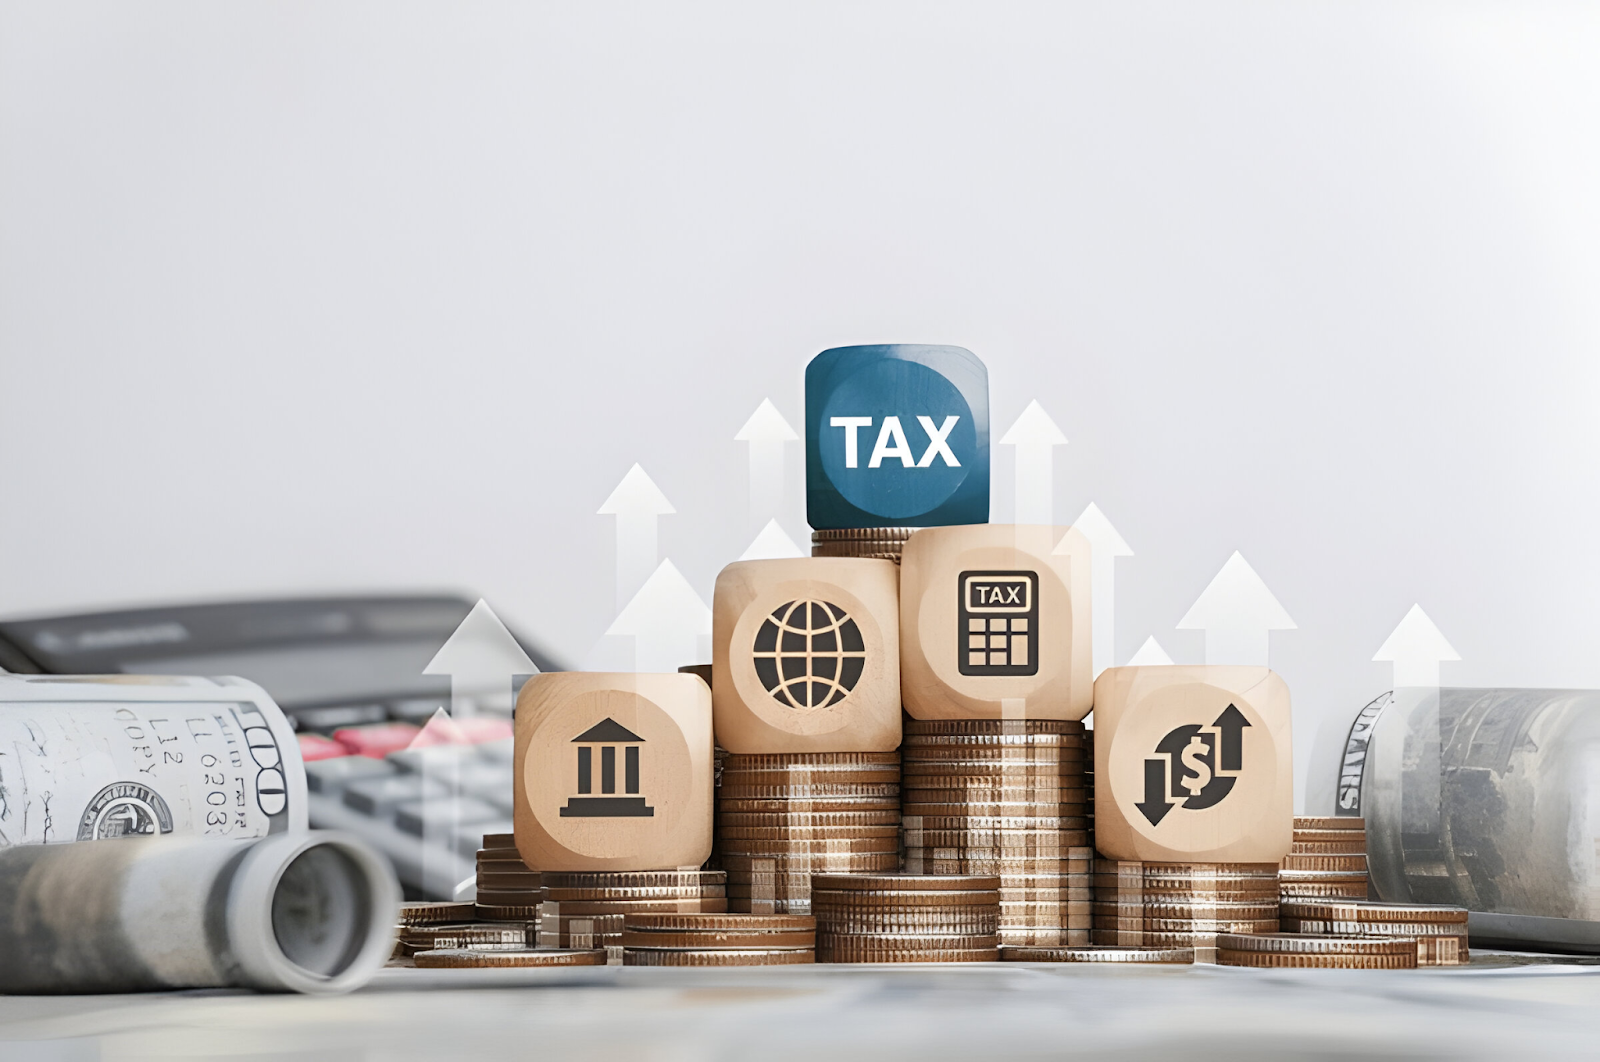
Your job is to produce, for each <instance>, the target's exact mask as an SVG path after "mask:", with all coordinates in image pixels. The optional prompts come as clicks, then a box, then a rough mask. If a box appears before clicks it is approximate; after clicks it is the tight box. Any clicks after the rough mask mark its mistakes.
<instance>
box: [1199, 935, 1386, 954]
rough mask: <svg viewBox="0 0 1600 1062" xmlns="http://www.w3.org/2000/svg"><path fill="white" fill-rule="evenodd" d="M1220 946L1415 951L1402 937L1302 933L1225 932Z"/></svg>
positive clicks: (1264, 949) (1342, 951) (1334, 951)
mask: <svg viewBox="0 0 1600 1062" xmlns="http://www.w3.org/2000/svg"><path fill="white" fill-rule="evenodd" d="M1217 946H1218V947H1219V948H1229V949H1231V950H1233V951H1261V952H1274V953H1276V952H1283V953H1293V954H1297V955H1397V954H1407V955H1414V954H1415V953H1416V950H1417V946H1416V942H1415V941H1414V940H1410V939H1407V938H1403V937H1330V936H1321V935H1317V936H1312V935H1307V934H1299V933H1255V934H1250V933H1224V934H1223V935H1222V937H1221V939H1219V940H1218V941H1217Z"/></svg>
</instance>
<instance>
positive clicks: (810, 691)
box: [754, 601, 867, 708]
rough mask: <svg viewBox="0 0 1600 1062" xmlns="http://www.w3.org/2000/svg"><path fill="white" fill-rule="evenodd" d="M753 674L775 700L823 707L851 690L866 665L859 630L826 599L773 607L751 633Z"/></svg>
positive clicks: (800, 705)
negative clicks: (757, 627)
mask: <svg viewBox="0 0 1600 1062" xmlns="http://www.w3.org/2000/svg"><path fill="white" fill-rule="evenodd" d="M754 657H755V667H756V676H757V677H758V678H760V679H761V685H763V686H765V687H766V690H767V692H768V693H770V694H772V696H773V698H774V699H775V700H776V701H777V702H778V703H779V704H786V705H788V706H789V707H791V708H824V707H827V706H828V705H830V704H838V703H839V702H840V701H842V700H844V699H845V697H846V696H848V695H849V693H850V691H851V690H853V689H855V687H856V683H857V682H859V681H860V680H861V671H862V668H864V667H865V666H866V663H867V647H866V645H865V643H863V642H862V640H861V629H860V628H859V627H857V626H856V621H855V620H853V619H851V618H850V617H849V616H848V615H847V614H846V613H845V611H844V609H842V608H840V607H839V606H838V605H835V604H833V603H832V602H828V601H790V602H787V603H785V604H783V605H780V606H778V607H777V608H776V609H774V610H773V612H772V615H771V616H769V617H768V618H767V619H765V620H763V621H762V623H761V629H760V630H758V631H756V641H755V648H754Z"/></svg>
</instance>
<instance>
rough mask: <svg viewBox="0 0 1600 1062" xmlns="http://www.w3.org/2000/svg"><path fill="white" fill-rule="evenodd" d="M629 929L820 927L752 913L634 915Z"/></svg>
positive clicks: (700, 930)
mask: <svg viewBox="0 0 1600 1062" xmlns="http://www.w3.org/2000/svg"><path fill="white" fill-rule="evenodd" d="M624 917H625V918H626V928H627V929H631V930H635V931H638V932H641V933H644V932H671V933H721V932H739V933H792V932H809V931H811V930H814V929H816V928H817V920H816V919H814V918H810V917H807V916H804V915H748V914H630V915H626V916H624Z"/></svg>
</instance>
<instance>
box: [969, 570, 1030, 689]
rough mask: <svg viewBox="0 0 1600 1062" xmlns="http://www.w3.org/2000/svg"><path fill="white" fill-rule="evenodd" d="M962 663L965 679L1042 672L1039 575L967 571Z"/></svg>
mask: <svg viewBox="0 0 1600 1062" xmlns="http://www.w3.org/2000/svg"><path fill="white" fill-rule="evenodd" d="M957 584H958V585H957V588H956V592H957V595H958V597H959V602H958V608H957V614H958V616H959V619H958V622H957V632H956V637H957V638H958V639H959V642H960V644H959V645H958V646H957V650H956V662H957V665H958V668H959V670H960V672H961V673H962V674H963V675H1037V674H1038V673H1039V573H1038V572H962V573H961V575H960V576H959V577H958V578H957Z"/></svg>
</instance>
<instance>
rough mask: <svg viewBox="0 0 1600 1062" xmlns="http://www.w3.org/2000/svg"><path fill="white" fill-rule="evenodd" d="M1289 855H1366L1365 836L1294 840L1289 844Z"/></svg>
mask: <svg viewBox="0 0 1600 1062" xmlns="http://www.w3.org/2000/svg"><path fill="white" fill-rule="evenodd" d="M1289 854H1290V855H1322V856H1327V855H1363V856H1364V855H1366V854H1367V842H1366V839H1365V838H1359V837H1358V838H1353V839H1351V840H1348V841H1294V842H1293V843H1291V844H1290V845H1289Z"/></svg>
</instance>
